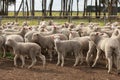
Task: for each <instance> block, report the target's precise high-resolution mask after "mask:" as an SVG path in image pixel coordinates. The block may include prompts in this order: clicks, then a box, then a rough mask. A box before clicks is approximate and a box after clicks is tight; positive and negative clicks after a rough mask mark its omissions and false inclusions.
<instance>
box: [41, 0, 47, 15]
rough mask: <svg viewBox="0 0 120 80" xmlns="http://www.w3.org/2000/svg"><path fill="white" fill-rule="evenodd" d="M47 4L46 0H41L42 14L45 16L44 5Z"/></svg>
mask: <svg viewBox="0 0 120 80" xmlns="http://www.w3.org/2000/svg"><path fill="white" fill-rule="evenodd" d="M46 4H47V0H42V15H43V16H46V15H47V14H46V6H47V5H46Z"/></svg>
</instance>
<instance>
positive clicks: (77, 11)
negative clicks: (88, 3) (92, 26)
mask: <svg viewBox="0 0 120 80" xmlns="http://www.w3.org/2000/svg"><path fill="white" fill-rule="evenodd" d="M78 15H79V0H77V16H78Z"/></svg>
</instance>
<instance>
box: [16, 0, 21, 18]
mask: <svg viewBox="0 0 120 80" xmlns="http://www.w3.org/2000/svg"><path fill="white" fill-rule="evenodd" d="M22 3H23V0H22V1H21V3H20V6H19V9H18V11H17V13H16V15H17V16H18V13H19V12H20V9H21V7H22Z"/></svg>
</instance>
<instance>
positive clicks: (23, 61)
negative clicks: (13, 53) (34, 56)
mask: <svg viewBox="0 0 120 80" xmlns="http://www.w3.org/2000/svg"><path fill="white" fill-rule="evenodd" d="M20 59H21V60H22V66H21V68H23V67H24V65H25V58H24V56H23V55H20Z"/></svg>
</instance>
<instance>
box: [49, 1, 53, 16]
mask: <svg viewBox="0 0 120 80" xmlns="http://www.w3.org/2000/svg"><path fill="white" fill-rule="evenodd" d="M52 6H53V0H50V3H49V16H52Z"/></svg>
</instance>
